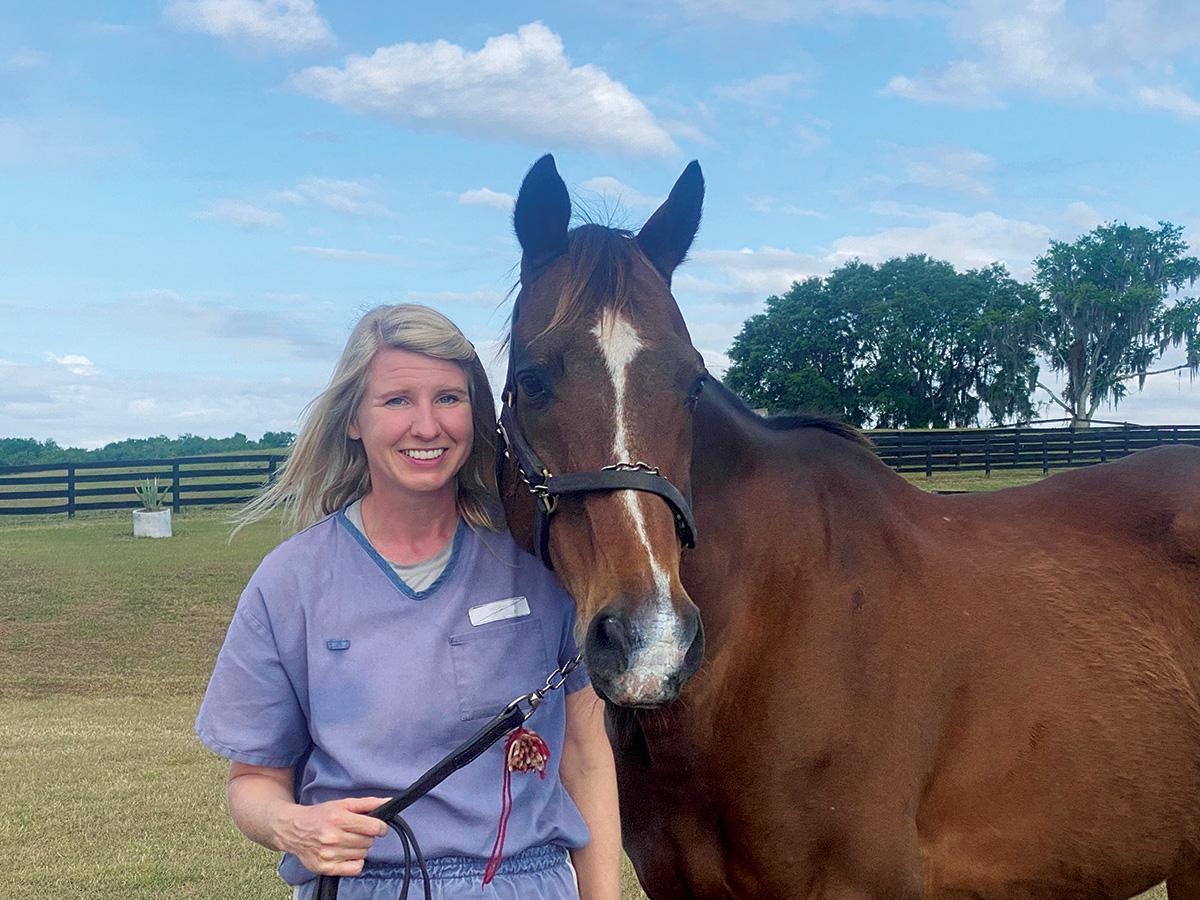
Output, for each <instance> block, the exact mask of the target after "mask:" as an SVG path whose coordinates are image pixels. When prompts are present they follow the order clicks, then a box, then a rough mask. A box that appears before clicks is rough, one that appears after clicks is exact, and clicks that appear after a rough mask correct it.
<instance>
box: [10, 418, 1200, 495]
mask: <svg viewBox="0 0 1200 900" xmlns="http://www.w3.org/2000/svg"><path fill="white" fill-rule="evenodd" d="M868 434H869V435H870V437H871V439H872V440H873V441H874V443H875V449H876V451H877V452H878V453H879V456H880V458H882V459H883V461H884V462H886V463H887V464H888V465H889V466H891V467H892V468H893V469H895V470H896V471H898V472H924V473H925V474H926V475H932V474H933V473H934V472H951V471H962V472H971V471H974V472H985V473H988V474H990V473H991V472H993V471H997V470H1002V469H1039V470H1041V471H1042V472H1043V473H1046V472H1049V471H1050V470H1052V469H1065V468H1074V467H1078V466H1089V465H1092V464H1094V463H1100V462H1108V461H1109V460H1113V459H1118V458H1120V457H1122V456H1127V455H1128V454H1130V453H1133V452H1134V451H1135V450H1144V449H1146V448H1147V447H1154V446H1157V445H1159V444H1193V445H1196V446H1200V425H1120V426H1116V427H1107V426H1100V427H1095V426H1094V427H1092V428H1086V429H1078V430H1072V429H1070V428H965V429H952V430H949V429H947V430H931V431H871V432H868ZM285 459H287V456H286V454H269V455H268V454H250V453H247V454H234V455H227V456H185V457H180V458H178V459H147V460H137V461H118V462H79V463H55V464H51V465H37V466H0V515H21V514H29V513H66V514H67V515H68V516H74V515H75V513H76V512H78V511H80V510H93V509H130V508H135V507H138V506H140V505H141V503H140V501H139V500H138V499H137V497H136V495H135V494H134V486H135V485H136V484H137V483H139V482H140V481H141V480H142V479H145V478H158V481H159V486H160V487H166V488H167V489H168V491H169V497H170V501H169V505H170V507H171V509H173V510H175V511H176V512H178V511H179V510H180V508H182V507H185V506H214V505H217V504H222V503H244V502H246V501H247V500H249V499H250V498H251V497H253V496H254V495H255V493H256V492H257V491H258V490H259V489H260V488H261V487H262V486H263V485H264V484H266V483H267V481H268V480H269V479H270V478H271V476H272V475H273V474H274V472H275V470H276V468H277V467H278V465H279V464H280V463H281V462H283V461H284V460H285Z"/></svg>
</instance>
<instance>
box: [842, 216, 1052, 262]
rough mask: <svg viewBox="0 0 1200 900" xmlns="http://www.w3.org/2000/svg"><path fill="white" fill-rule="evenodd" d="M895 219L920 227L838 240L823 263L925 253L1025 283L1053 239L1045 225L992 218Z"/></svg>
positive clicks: (932, 217)
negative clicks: (996, 269) (994, 269)
mask: <svg viewBox="0 0 1200 900" xmlns="http://www.w3.org/2000/svg"><path fill="white" fill-rule="evenodd" d="M882 209H883V208H882V207H879V208H877V211H882ZM896 213H897V214H900V215H903V216H906V217H909V218H913V219H919V220H923V221H924V222H925V224H924V225H920V226H901V227H897V228H890V229H885V230H884V231H880V232H877V233H875V234H869V235H850V236H847V237H843V238H839V239H837V240H836V241H834V242H833V251H832V252H831V253H830V254H829V255H828V256H827V257H826V258H827V259H828V260H829V262H830V263H831V265H832V266H833V267H836V266H839V265H842V264H844V263H846V262H848V261H849V260H851V259H854V258H858V259H860V260H862V261H863V262H868V263H880V262H883V261H885V260H888V259H891V258H893V257H896V256H901V257H902V256H907V255H908V254H910V253H925V254H927V255H929V256H931V257H933V258H934V259H942V260H946V261H947V262H949V263H952V264H953V265H954V267H955V268H957V269H959V270H960V271H962V270H965V269H978V268H982V267H984V266H988V265H991V264H992V263H993V262H1001V263H1003V264H1004V265H1005V266H1006V267H1007V268H1008V270H1009V272H1010V273H1011V274H1013V275H1014V276H1017V277H1026V276H1027V275H1028V273H1029V265H1030V261H1031V260H1032V259H1033V258H1034V257H1036V256H1037V255H1039V254H1041V253H1043V252H1045V250H1046V246H1047V244H1048V243H1049V241H1050V238H1052V237H1053V236H1054V235H1053V234H1052V232H1051V230H1050V229H1049V228H1047V227H1046V226H1045V225H1038V224H1035V223H1032V222H1022V221H1019V220H1016V219H1005V218H1002V217H1000V216H998V215H996V214H995V213H991V212H984V213H978V214H977V215H973V216H964V215H960V214H958V213H953V212H943V211H940V210H925V209H921V208H912V207H906V208H897V209H896Z"/></svg>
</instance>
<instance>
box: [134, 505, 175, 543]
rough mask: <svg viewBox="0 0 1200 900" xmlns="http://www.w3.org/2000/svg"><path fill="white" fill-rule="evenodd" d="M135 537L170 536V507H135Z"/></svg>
mask: <svg viewBox="0 0 1200 900" xmlns="http://www.w3.org/2000/svg"><path fill="white" fill-rule="evenodd" d="M133 536H134V537H170V536H171V511H170V510H169V509H156V510H153V511H151V510H148V509H135V510H134V511H133Z"/></svg>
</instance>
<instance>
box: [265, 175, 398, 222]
mask: <svg viewBox="0 0 1200 900" xmlns="http://www.w3.org/2000/svg"><path fill="white" fill-rule="evenodd" d="M371 194H372V189H371V188H370V187H368V186H367V185H364V184H362V183H360V182H358V181H342V180H339V179H335V178H317V177H315V176H312V175H310V176H308V177H307V178H304V179H303V180H301V182H300V183H299V184H298V185H296V187H295V188H291V189H288V190H283V191H278V192H276V194H275V197H276V198H277V199H279V200H282V201H284V202H287V203H293V204H296V205H297V206H303V205H305V204H307V203H310V202H311V203H316V204H319V205H321V206H325V207H328V208H329V209H332V210H336V211H337V212H340V213H344V214H346V215H348V216H368V217H376V218H390V217H391V216H392V212H391V210H389V209H388V208H387V207H386V206H384V205H383V204H382V203H378V202H376V201H374V200H370V199H368V198H369V197H370V196H371Z"/></svg>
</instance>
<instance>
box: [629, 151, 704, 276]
mask: <svg viewBox="0 0 1200 900" xmlns="http://www.w3.org/2000/svg"><path fill="white" fill-rule="evenodd" d="M703 206H704V176H703V175H702V174H700V163H698V162H696V161H695V160H692V161H691V162H690V163H688V166H687V168H686V169H684V170H683V174H682V175H680V176H679V180H678V181H676V182H675V187H673V188H671V193H670V194H669V195H668V196H667V199H666V200H665V201H664V202H663V205H662V206H660V207H659V208H658V209H657V210H655V212H654V215H652V216H651V217H650V220H649V221H648V222H646V224H645V225H643V226H642V230H641V231H639V232H638V236H637V242H638V246H639V247H641V248H642V252H643V253H644V254H646V258H647V259H649V260H650V262H652V263H654V267H655V268H656V269H658V271H659V272H661V273H662V276H663V278H665V279H667V284H670V283H671V273H672V272H674V271H675V268H676V267H677V266H678V265H679V264H680V263H681V262H683V258H684V257H685V256H687V252H688V248H689V247H691V246H692V241H694V240H695V239H696V232H697V231H699V230H700V210H701V208H702V207H703Z"/></svg>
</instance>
